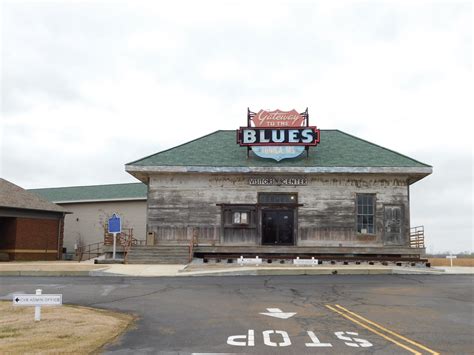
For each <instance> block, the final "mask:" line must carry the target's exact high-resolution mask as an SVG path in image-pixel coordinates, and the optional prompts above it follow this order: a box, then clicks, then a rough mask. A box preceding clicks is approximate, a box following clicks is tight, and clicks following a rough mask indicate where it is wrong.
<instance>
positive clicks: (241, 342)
mask: <svg viewBox="0 0 474 355" xmlns="http://www.w3.org/2000/svg"><path fill="white" fill-rule="evenodd" d="M246 340H247V341H246ZM227 344H229V345H233V346H255V332H254V330H253V329H249V332H248V335H231V336H230V337H228V338H227Z"/></svg>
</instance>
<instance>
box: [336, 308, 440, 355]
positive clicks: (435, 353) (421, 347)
mask: <svg viewBox="0 0 474 355" xmlns="http://www.w3.org/2000/svg"><path fill="white" fill-rule="evenodd" d="M336 307H338V308H339V309H342V310H343V311H345V312H347V313H349V314H350V315H353V316H354V317H357V318H359V319H362V320H363V321H365V322H367V323H369V324H371V325H373V326H375V327H377V328H379V329H382V330H383V331H385V332H387V333H389V334H391V335H394V336H396V337H398V338H400V339H402V340H405V341H406V342H407V343H410V344H412V345H415V346H417V347H419V348H420V349H423V350H426V351H428V352H429V353H430V354H433V355H439V353H438V352H436V351H434V350H431V349H430V348H427V347H426V346H424V345H421V344H420V343H417V342H416V341H414V340H411V339H408V338H405V337H404V336H403V335H400V334H398V333H395V332H394V331H392V330H389V329H387V328H384V327H382V326H381V325H380V324H377V323H375V322H373V321H371V320H368V319H366V318H364V317H362V316H360V315H358V314H356V313H354V312H351V311H349V310H348V309H347V308H344V307H342V306H340V305H338V304H336Z"/></svg>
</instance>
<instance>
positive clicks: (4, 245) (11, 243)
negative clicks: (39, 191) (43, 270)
mask: <svg viewBox="0 0 474 355" xmlns="http://www.w3.org/2000/svg"><path fill="white" fill-rule="evenodd" d="M66 213H68V212H66V210H65V209H64V208H62V207H60V206H58V205H55V204H54V203H51V202H49V201H47V200H45V199H43V198H41V197H39V196H38V195H36V194H34V193H31V192H28V191H25V190H24V189H22V188H21V187H19V186H17V185H15V184H12V183H11V182H9V181H7V180H4V179H1V178H0V257H1V259H2V260H59V259H61V255H62V247H63V229H64V216H65V215H66Z"/></svg>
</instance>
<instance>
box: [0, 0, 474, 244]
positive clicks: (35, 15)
mask: <svg viewBox="0 0 474 355" xmlns="http://www.w3.org/2000/svg"><path fill="white" fill-rule="evenodd" d="M472 18H473V12H472V5H471V3H470V2H469V1H446V2H439V1H438V2H432V1H385V2H384V1H380V0H376V1H364V2H361V1H357V2H356V1H352V2H347V1H345V2H344V1H324V2H323V1H321V2H316V1H294V0H293V1H285V2H280V1H268V2H266V1H256V0H254V1H248V2H244V1H235V2H233V1H215V2H208V1H202V0H200V1H187V2H185V1H162V2H159V1H149V2H143V1H127V2H120V1H49V2H47V1H3V2H2V7H1V22H2V27H1V30H2V36H1V41H2V42H1V54H2V56H1V60H2V63H1V64H2V65H1V68H2V72H1V74H2V78H1V99H2V116H1V124H0V143H1V144H0V149H1V151H0V153H1V159H0V176H1V177H3V178H5V179H7V180H10V181H12V182H14V183H16V184H18V185H20V186H22V187H24V188H40V187H56V186H72V185H92V184H105V183H120V182H130V181H135V180H134V178H133V177H132V176H131V175H129V174H127V173H126V172H125V171H124V164H125V163H127V162H130V161H133V160H136V159H138V158H141V157H143V156H146V155H150V154H152V153H155V152H158V151H160V150H163V149H165V148H169V147H172V146H175V145H178V144H180V143H183V142H186V141H188V140H191V139H193V138H196V137H199V136H202V135H204V134H207V133H210V132H212V131H215V130H217V129H236V128H237V127H239V126H240V125H244V124H245V123H246V110H247V107H250V108H251V109H252V110H254V111H258V110H259V109H261V108H268V109H276V108H279V109H284V110H290V109H293V108H296V109H297V110H298V111H303V110H304V109H305V108H306V107H309V112H310V119H311V123H312V124H315V125H317V126H318V127H319V128H321V129H340V130H342V131H345V132H348V133H350V134H353V135H356V136H358V137H361V138H364V139H367V140H369V141H371V142H374V143H377V144H380V145H382V146H385V147H387V148H390V149H393V150H396V151H398V152H401V153H403V154H406V155H409V156H411V157H413V158H415V159H417V160H420V161H422V162H425V163H428V164H430V165H433V167H434V173H433V174H432V175H431V176H429V177H427V178H425V179H423V180H421V181H420V182H418V183H416V184H415V185H413V186H412V188H411V196H410V197H411V218H412V226H414V225H418V224H423V225H425V230H426V235H427V238H428V251H445V250H451V251H453V252H455V251H456V252H457V251H463V250H472V249H473V234H472V219H473V210H472V202H473V194H472V174H473V159H472V157H473V155H472V154H473V150H472V134H473V133H472V131H471V129H472V124H471V120H472V119H473V117H474V115H473V114H474V112H473V105H472V97H474V95H473V94H474V92H473V80H472V79H473V77H472Z"/></svg>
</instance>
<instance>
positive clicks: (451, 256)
mask: <svg viewBox="0 0 474 355" xmlns="http://www.w3.org/2000/svg"><path fill="white" fill-rule="evenodd" d="M446 259H449V261H450V262H451V267H453V259H457V256H456V255H446Z"/></svg>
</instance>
